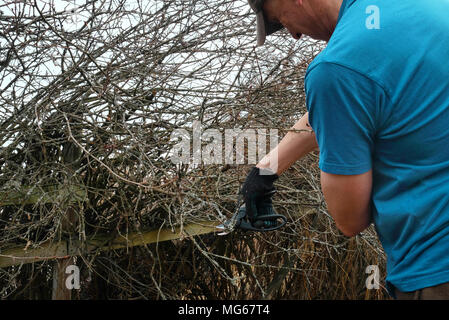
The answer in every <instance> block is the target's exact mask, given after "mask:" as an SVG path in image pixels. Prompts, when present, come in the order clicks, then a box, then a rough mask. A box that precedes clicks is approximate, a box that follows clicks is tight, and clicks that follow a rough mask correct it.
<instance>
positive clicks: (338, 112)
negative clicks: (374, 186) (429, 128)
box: [305, 62, 383, 175]
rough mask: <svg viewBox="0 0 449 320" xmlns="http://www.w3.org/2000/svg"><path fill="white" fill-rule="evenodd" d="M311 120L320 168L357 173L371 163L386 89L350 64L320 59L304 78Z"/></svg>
mask: <svg viewBox="0 0 449 320" xmlns="http://www.w3.org/2000/svg"><path fill="white" fill-rule="evenodd" d="M305 90H306V104H307V110H308V111H309V122H310V125H311V126H312V128H313V130H314V131H315V134H316V138H317V141H318V145H319V147H320V161H319V166H320V169H321V170H322V171H324V172H327V173H333V174H342V175H356V174H362V173H365V172H367V171H369V170H370V169H371V167H372V156H373V152H374V140H375V135H376V113H377V112H376V110H378V106H377V104H378V103H377V101H378V99H377V98H376V97H378V96H379V95H380V94H382V92H383V90H382V88H381V87H380V86H378V85H377V84H376V83H375V82H373V81H372V80H370V79H369V78H367V77H365V76H363V75H361V74H360V73H358V72H355V71H353V70H351V69H349V68H346V67H343V66H340V65H337V64H333V63H326V62H321V63H319V64H317V65H314V66H313V68H312V69H309V70H308V71H307V74H306V79H305Z"/></svg>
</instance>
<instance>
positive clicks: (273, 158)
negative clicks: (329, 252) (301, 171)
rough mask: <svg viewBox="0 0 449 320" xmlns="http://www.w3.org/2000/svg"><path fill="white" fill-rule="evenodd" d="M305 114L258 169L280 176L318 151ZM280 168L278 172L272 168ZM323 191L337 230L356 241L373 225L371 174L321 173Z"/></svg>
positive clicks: (277, 169)
mask: <svg viewBox="0 0 449 320" xmlns="http://www.w3.org/2000/svg"><path fill="white" fill-rule="evenodd" d="M308 118H309V114H308V113H306V114H305V115H304V116H303V117H302V118H301V119H300V120H299V121H298V122H297V123H296V124H295V125H294V126H293V129H296V130H304V131H298V132H294V131H291V132H289V133H287V134H286V135H285V137H284V138H283V139H282V140H281V142H280V143H279V145H278V146H277V147H276V148H275V149H273V150H272V151H271V152H270V153H269V154H268V155H267V156H265V157H264V158H263V159H262V160H261V161H260V162H259V163H258V164H257V166H256V167H258V168H270V165H271V169H272V170H273V171H276V174H278V175H281V174H282V173H283V172H284V171H285V170H287V169H288V168H289V167H290V166H291V165H292V164H293V163H294V162H296V161H297V160H299V159H301V158H302V157H304V156H305V155H306V154H308V153H309V152H311V151H313V150H315V149H317V148H318V144H317V141H316V137H315V134H314V133H313V131H311V130H312V128H311V127H310V125H309V122H308ZM273 164H277V168H274V167H273ZM321 188H322V190H323V194H324V198H325V200H326V203H327V206H328V210H329V213H330V214H331V216H332V217H333V219H334V220H335V223H336V225H337V227H338V229H339V230H340V231H341V232H342V233H343V234H344V235H346V236H348V237H353V236H355V235H357V234H358V233H360V232H361V231H363V230H364V229H366V228H367V227H368V226H369V224H370V221H371V214H370V208H369V203H370V196H371V188H372V173H371V170H370V171H369V172H367V173H364V174H360V175H337V174H329V173H326V172H324V171H321Z"/></svg>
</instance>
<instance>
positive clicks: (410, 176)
mask: <svg viewBox="0 0 449 320" xmlns="http://www.w3.org/2000/svg"><path fill="white" fill-rule="evenodd" d="M373 4H374V5H375V6H376V8H377V9H378V10H375V9H376V8H374V9H373V7H369V6H372V5H373ZM368 7H369V8H368ZM376 12H377V13H378V15H377V16H376ZM448 13H449V1H447V0H407V1H392V0H376V1H373V0H344V1H343V4H342V7H341V9H340V15H339V20H338V23H337V26H336V29H335V31H334V33H333V35H332V37H331V39H330V41H329V42H328V45H327V47H326V48H325V49H324V50H323V51H322V52H321V53H320V54H319V55H318V56H317V57H316V58H315V59H314V61H313V62H312V63H311V64H310V66H309V68H308V70H307V74H306V79H305V89H306V96H307V108H308V111H309V121H310V124H311V126H312V128H313V129H314V131H315V133H316V137H317V141H318V144H319V147H320V162H319V165H320V168H321V170H322V171H324V172H328V173H333V174H342V175H355V174H362V173H365V172H367V171H369V170H370V169H372V172H373V189H372V198H371V204H372V215H373V219H374V224H375V227H376V231H377V233H378V235H379V239H380V241H381V243H382V246H383V248H384V250H385V253H386V255H387V288H388V289H389V292H390V294H392V295H393V291H392V285H393V286H395V287H396V288H397V289H399V290H400V291H403V292H406V291H414V290H417V289H421V288H425V287H429V286H434V285H437V284H441V283H444V282H449V18H448V17H449V15H448ZM377 18H378V19H377ZM373 19H377V20H373ZM367 24H368V26H369V27H367ZM372 26H374V28H372Z"/></svg>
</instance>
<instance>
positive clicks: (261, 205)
mask: <svg viewBox="0 0 449 320" xmlns="http://www.w3.org/2000/svg"><path fill="white" fill-rule="evenodd" d="M278 178H279V177H278V176H277V175H276V174H274V173H273V172H271V171H269V169H259V168H257V167H254V168H252V169H251V171H250V172H249V174H248V176H247V177H246V180H245V183H244V184H243V186H242V190H241V194H242V195H243V199H244V201H245V207H246V213H247V216H248V219H249V221H250V222H251V224H253V223H254V222H255V221H256V218H257V217H260V216H265V215H271V214H275V212H274V210H273V205H272V201H271V196H272V195H273V194H274V193H275V192H276V190H275V188H274V185H273V183H274V181H276V180H277V179H278Z"/></svg>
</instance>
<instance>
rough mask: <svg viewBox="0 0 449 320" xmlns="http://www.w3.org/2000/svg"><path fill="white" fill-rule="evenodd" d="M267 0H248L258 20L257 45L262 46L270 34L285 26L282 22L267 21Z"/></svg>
mask: <svg viewBox="0 0 449 320" xmlns="http://www.w3.org/2000/svg"><path fill="white" fill-rule="evenodd" d="M264 2H265V0H248V3H249V5H250V6H251V9H253V11H254V13H255V14H256V22H257V46H261V45H263V44H264V43H265V38H266V36H269V35H270V34H272V33H275V32H276V31H279V30H281V29H283V28H284V26H283V25H282V24H280V23H270V22H268V21H267V19H266V17H265V15H264V13H263V3H264Z"/></svg>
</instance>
